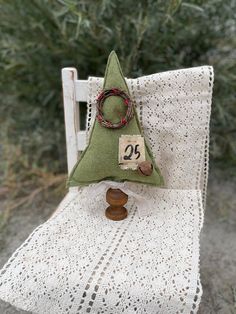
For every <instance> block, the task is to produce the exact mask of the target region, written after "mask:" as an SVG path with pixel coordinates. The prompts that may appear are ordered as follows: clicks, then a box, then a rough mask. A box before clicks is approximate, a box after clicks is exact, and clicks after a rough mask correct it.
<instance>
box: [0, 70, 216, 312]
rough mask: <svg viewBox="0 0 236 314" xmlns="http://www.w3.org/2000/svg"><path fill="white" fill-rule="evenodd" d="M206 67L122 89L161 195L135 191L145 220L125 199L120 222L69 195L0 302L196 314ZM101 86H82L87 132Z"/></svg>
mask: <svg viewBox="0 0 236 314" xmlns="http://www.w3.org/2000/svg"><path fill="white" fill-rule="evenodd" d="M212 73H213V72H212V69H211V68H210V67H207V66H204V67H198V68H192V69H186V70H179V71H172V72H166V73H160V74H155V75H150V76H146V77H141V78H139V79H134V80H128V84H129V87H130V90H131V96H132V97H133V99H134V100H135V105H136V109H137V111H138V114H139V116H140V119H141V122H142V125H143V128H144V132H145V135H146V137H147V139H148V141H149V144H150V146H151V148H152V151H153V153H154V155H155V157H156V160H157V163H158V165H159V166H160V168H161V170H162V173H163V175H164V178H165V181H166V188H165V189H159V188H156V187H155V188H154V187H149V186H145V185H142V184H137V187H136V192H137V193H138V194H140V195H142V194H143V195H146V197H147V198H148V199H150V200H151V201H152V203H153V206H152V211H151V212H149V213H148V214H147V215H146V216H145V215H144V216H140V215H138V213H137V206H136V203H135V199H134V198H132V197H131V198H129V201H128V203H127V208H128V210H129V215H128V218H127V219H125V220H123V221H118V222H115V221H111V220H108V219H107V218H106V217H105V215H104V209H105V208H106V207H107V204H106V201H105V197H104V195H98V197H97V198H96V199H94V200H93V199H89V201H88V198H89V196H90V195H92V192H93V185H90V186H88V187H83V188H80V189H79V190H78V189H72V190H71V191H70V192H69V193H68V194H67V196H66V197H65V199H64V200H63V201H62V203H61V204H60V206H59V208H58V210H57V211H56V213H55V214H54V215H53V216H52V217H51V218H50V219H49V220H48V221H46V222H45V223H44V224H42V225H40V226H39V227H38V228H36V229H35V230H34V232H33V233H32V234H31V235H30V236H29V238H28V239H27V240H26V241H25V242H24V243H23V244H22V246H21V247H20V248H19V249H18V250H17V251H16V252H15V253H14V254H13V255H12V257H11V258H10V259H9V261H8V262H7V263H6V265H5V266H4V267H3V269H2V270H1V273H0V297H1V298H2V299H3V300H5V301H7V302H10V303H12V304H13V305H15V306H17V307H19V308H23V309H25V310H26V311H30V312H33V313H49V314H56V313H57V314H62V313H63V314H65V313H67V314H68V313H70V314H75V313H77V314H80V313H82V314H83V313H94V314H102V313H103V314H111V313H112V314H120V313H125V314H126V313H130V314H131V313H133V314H145V313H147V314H156V313H164V314H165V313H170V314H179V313H188V314H189V313H191V314H194V313H197V309H198V306H199V302H200V298H201V293H202V290H201V284H200V278H199V233H200V230H201V228H202V224H203V196H204V193H205V190H206V183H207V167H208V132H209V115H210V105H211V90H212V86H209V82H211V85H212V80H213V78H212V77H213V74H212ZM101 86H102V79H100V78H90V79H89V99H88V109H89V110H88V117H87V123H88V124H87V130H88V131H89V130H90V128H91V125H92V123H93V121H94V120H93V119H94V117H95V110H94V107H95V106H94V103H95V98H96V95H97V93H98V92H99V91H100V88H101Z"/></svg>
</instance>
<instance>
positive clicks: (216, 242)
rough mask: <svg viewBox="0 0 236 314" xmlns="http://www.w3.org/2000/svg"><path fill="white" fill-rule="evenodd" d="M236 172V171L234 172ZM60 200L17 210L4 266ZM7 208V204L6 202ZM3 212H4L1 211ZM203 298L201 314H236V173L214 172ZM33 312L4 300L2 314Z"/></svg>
mask: <svg viewBox="0 0 236 314" xmlns="http://www.w3.org/2000/svg"><path fill="white" fill-rule="evenodd" d="M234 171H235V170H234ZM59 201H60V199H59V198H58V197H55V195H51V196H48V197H46V198H44V199H43V201H42V200H41V202H40V203H38V202H35V204H34V206H31V208H30V210H29V208H24V207H22V208H21V209H18V210H15V211H14V212H13V213H12V215H11V217H10V219H9V222H8V224H7V226H6V227H5V228H4V229H3V231H2V232H1V233H0V237H1V238H0V267H1V266H2V265H3V264H4V263H5V262H6V261H7V259H8V258H9V257H10V255H11V254H12V253H13V251H14V250H15V249H16V248H17V247H18V246H19V245H20V244H21V243H22V242H23V241H24V240H25V239H26V237H27V236H28V235H29V233H30V232H31V231H32V230H33V229H34V228H35V227H36V226H38V225H39V224H40V223H42V222H44V221H45V220H46V219H47V218H48V217H49V216H50V214H51V213H52V212H53V210H54V209H55V207H56V205H57V204H58V203H59ZM2 205H4V202H2ZM0 212H1V210H0ZM201 281H202V286H203V297H202V302H201V306H200V309H199V314H236V177H233V170H230V171H229V170H227V171H223V170H219V169H216V168H214V169H213V170H211V172H210V177H209V185H208V200H207V210H206V213H205V223H204V228H203V231H202V234H201ZM23 313H29V312H24V311H20V310H16V309H15V308H14V307H12V306H10V305H9V304H6V303H4V302H2V301H0V314H23Z"/></svg>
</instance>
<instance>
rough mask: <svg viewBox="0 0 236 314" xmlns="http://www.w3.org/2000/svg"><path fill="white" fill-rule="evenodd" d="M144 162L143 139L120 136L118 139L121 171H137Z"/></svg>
mask: <svg viewBox="0 0 236 314" xmlns="http://www.w3.org/2000/svg"><path fill="white" fill-rule="evenodd" d="M142 161H145V148H144V138H143V137H142V136H141V135H122V136H121V137H120V138H119V165H120V167H121V168H122V169H133V170H135V169H137V167H138V164H139V163H140V162H142Z"/></svg>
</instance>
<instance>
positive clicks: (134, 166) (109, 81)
mask: <svg viewBox="0 0 236 314" xmlns="http://www.w3.org/2000/svg"><path fill="white" fill-rule="evenodd" d="M103 180H111V181H116V182H124V181H131V182H136V183H142V184H148V185H153V186H162V185H163V183H164V182H163V178H162V175H161V173H160V170H159V168H158V167H157V165H156V163H155V160H154V157H153V154H152V152H151V149H150V147H149V146H148V144H147V142H146V140H145V137H144V133H143V130H142V127H141V125H140V122H139V119H138V115H137V113H136V110H135V104H134V100H133V99H132V98H131V96H130V93H129V89H128V86H127V84H126V81H125V78H124V76H123V73H122V70H121V67H120V64H119V60H118V58H117V55H116V53H115V52H114V51H113V52H111V54H110V56H109V58H108V62H107V67H106V72H105V77H104V83H103V90H102V91H101V92H100V93H99V95H98V97H97V114H96V119H95V121H94V124H93V126H92V130H91V133H90V138H89V143H88V146H87V148H86V149H85V150H84V152H83V153H82V155H81V158H80V160H79V161H78V162H77V164H76V165H75V167H74V168H73V170H72V172H71V174H70V176H69V179H68V186H69V187H72V186H84V185H89V184H91V183H97V182H100V181H103ZM107 193H108V195H107V201H108V203H109V204H110V206H109V207H108V208H107V211H106V216H107V217H108V218H111V219H114V220H120V219H123V218H125V217H126V216H127V211H126V209H125V208H124V207H123V205H124V204H125V203H126V202H124V200H126V196H125V195H124V194H125V193H124V192H122V191H119V189H117V191H112V189H109V190H108V191H107ZM114 197H115V198H116V201H115V207H116V208H118V207H119V206H120V208H123V209H122V210H123V216H122V215H120V214H119V217H118V216H116V215H115V212H116V211H115V209H114ZM110 201H111V202H110ZM126 201H127V200H126ZM117 206H118V207H117ZM124 209H125V210H124ZM118 218H119V219H118Z"/></svg>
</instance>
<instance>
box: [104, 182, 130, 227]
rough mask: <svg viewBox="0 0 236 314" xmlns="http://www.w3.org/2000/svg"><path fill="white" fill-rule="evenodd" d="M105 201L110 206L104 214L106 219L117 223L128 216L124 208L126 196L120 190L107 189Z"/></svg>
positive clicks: (126, 200)
mask: <svg viewBox="0 0 236 314" xmlns="http://www.w3.org/2000/svg"><path fill="white" fill-rule="evenodd" d="M106 201H107V203H108V204H110V206H109V207H107V209H106V212H105V215H106V217H107V218H108V219H111V220H115V221H119V220H123V219H125V218H126V217H127V216H128V211H127V209H126V208H125V207H124V205H125V204H126V203H127V202H128V195H127V194H125V193H124V192H122V191H121V190H120V189H111V188H110V189H108V190H107V193H106Z"/></svg>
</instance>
